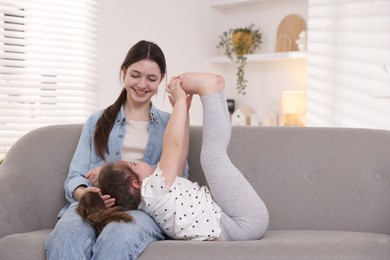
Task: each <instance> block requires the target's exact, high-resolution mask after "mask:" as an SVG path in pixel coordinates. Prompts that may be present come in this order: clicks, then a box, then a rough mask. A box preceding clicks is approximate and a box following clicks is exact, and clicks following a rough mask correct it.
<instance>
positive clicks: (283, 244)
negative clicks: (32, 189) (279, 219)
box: [0, 229, 390, 260]
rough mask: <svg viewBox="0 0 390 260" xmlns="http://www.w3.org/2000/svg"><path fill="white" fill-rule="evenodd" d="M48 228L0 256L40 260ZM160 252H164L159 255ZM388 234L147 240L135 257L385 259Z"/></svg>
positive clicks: (10, 239) (16, 237)
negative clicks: (212, 240)
mask: <svg viewBox="0 0 390 260" xmlns="http://www.w3.org/2000/svg"><path fill="white" fill-rule="evenodd" d="M50 231H51V229H44V230H39V231H34V232H28V233H19V234H13V235H9V236H7V237H4V238H3V239H1V240H0V259H2V260H6V259H30V260H43V259H45V256H44V249H43V242H44V239H45V237H46V235H47V234H49V232H50ZM162 252H164V253H163V254H162ZM389 257H390V236H388V235H384V234H376V233H364V232H344V231H313V230H280V231H268V232H267V233H266V234H265V236H264V237H263V239H261V240H255V241H224V242H223V243H221V242H203V241H178V240H165V241H158V242H153V243H151V244H150V245H149V246H148V247H147V248H146V250H145V251H144V252H143V253H142V255H141V256H140V257H139V258H138V259H139V260H147V259H159V260H164V259H167V260H175V259H177V260H179V259H180V260H182V259H186V260H191V259H194V260H195V259H196V260H198V259H223V260H229V259H232V260H236V259H240V260H244V259H288V260H295V259H296V260H298V259H299V260H302V259H316V260H321V259H327V260H328V259H332V260H333V259H336V260H337V259H343V260H344V259H354V260H360V259H361V260H363V259H364V260H368V259H370V260H388V259H389Z"/></svg>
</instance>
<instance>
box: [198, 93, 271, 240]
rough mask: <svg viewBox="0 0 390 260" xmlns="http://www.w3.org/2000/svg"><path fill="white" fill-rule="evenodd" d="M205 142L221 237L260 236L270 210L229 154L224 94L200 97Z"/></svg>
mask: <svg viewBox="0 0 390 260" xmlns="http://www.w3.org/2000/svg"><path fill="white" fill-rule="evenodd" d="M201 101H202V105H203V141H202V150H201V157H200V160H201V164H202V169H203V172H204V174H205V176H206V179H207V182H208V184H209V187H210V191H211V194H212V196H213V198H214V199H215V200H216V202H217V203H218V205H219V206H220V207H221V208H222V211H223V212H222V217H221V229H222V233H221V239H222V240H254V239H260V238H261V237H262V236H263V235H264V233H265V231H266V230H267V227H268V211H267V208H266V206H265V204H264V202H263V201H262V200H261V198H260V197H259V196H258V194H257V193H256V191H255V190H254V189H253V188H252V186H251V185H250V184H249V182H248V181H247V180H246V178H245V177H244V176H243V175H242V173H241V172H240V171H239V170H238V169H237V168H236V167H235V166H234V165H233V163H232V162H231V161H230V158H229V156H228V154H227V147H228V144H229V141H230V136H231V125H230V116H229V112H228V109H227V103H226V98H225V94H224V93H218V94H210V95H205V96H202V97H201Z"/></svg>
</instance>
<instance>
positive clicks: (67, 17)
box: [0, 0, 99, 159]
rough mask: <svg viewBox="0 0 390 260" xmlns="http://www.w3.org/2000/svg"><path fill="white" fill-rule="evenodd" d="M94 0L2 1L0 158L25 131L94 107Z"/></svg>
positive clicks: (77, 117) (73, 118) (79, 118)
mask: <svg viewBox="0 0 390 260" xmlns="http://www.w3.org/2000/svg"><path fill="white" fill-rule="evenodd" d="M98 11H99V8H98V1H97V0H66V1H64V0H27V1H26V0H0V159H1V158H2V157H4V154H5V153H6V152H7V150H8V149H9V147H10V146H12V144H13V143H14V142H15V141H16V140H17V139H18V138H20V137H21V136H22V135H23V134H25V133H26V132H28V131H30V130H32V129H34V128H37V127H42V126H46V125H51V124H62V123H80V122H84V121H85V119H86V117H87V116H88V115H89V114H90V113H91V112H92V111H94V110H95V109H96V105H97V93H96V92H97V89H98V88H97V75H98V15H99V14H98Z"/></svg>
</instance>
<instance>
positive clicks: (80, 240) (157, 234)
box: [45, 202, 165, 260]
mask: <svg viewBox="0 0 390 260" xmlns="http://www.w3.org/2000/svg"><path fill="white" fill-rule="evenodd" d="M77 206H78V202H73V203H72V204H71V205H70V206H69V208H68V209H67V210H66V211H65V213H64V214H63V215H62V217H61V218H60V219H59V221H58V222H57V224H56V226H55V227H54V230H53V231H52V232H51V233H50V234H49V235H48V236H47V238H46V241H45V251H46V257H47V259H49V260H50V259H69V260H72V259H75V260H80V259H94V260H98V259H105V260H107V259H123V260H124V259H136V258H137V257H138V256H139V255H140V254H141V253H142V252H143V250H144V249H145V248H146V247H147V245H148V244H149V243H150V242H153V241H156V240H162V239H164V238H165V236H164V233H163V232H162V230H161V229H160V228H159V227H158V225H157V224H156V223H155V222H154V220H153V219H152V218H151V217H150V216H149V215H147V214H146V213H144V212H142V211H139V210H132V211H131V215H132V216H133V217H134V221H133V222H131V223H124V222H111V223H110V224H108V225H107V226H106V227H105V228H104V229H103V231H102V232H101V233H100V235H99V236H98V237H96V235H95V231H94V229H93V228H92V226H91V225H90V224H88V223H87V222H85V221H83V220H82V218H81V217H80V215H79V214H78V213H77V212H76V208H77Z"/></svg>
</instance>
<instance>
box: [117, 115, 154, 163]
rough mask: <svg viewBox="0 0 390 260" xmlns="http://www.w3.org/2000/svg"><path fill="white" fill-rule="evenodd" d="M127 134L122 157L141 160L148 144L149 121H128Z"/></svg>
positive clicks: (128, 159) (127, 159) (129, 159)
mask: <svg viewBox="0 0 390 260" xmlns="http://www.w3.org/2000/svg"><path fill="white" fill-rule="evenodd" d="M126 124H127V126H126V135H125V137H124V140H123V146H122V159H123V160H126V161H136V162H141V161H143V158H144V153H145V149H146V146H147V144H148V139H149V132H148V125H149V122H148V121H132V120H127V121H126Z"/></svg>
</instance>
